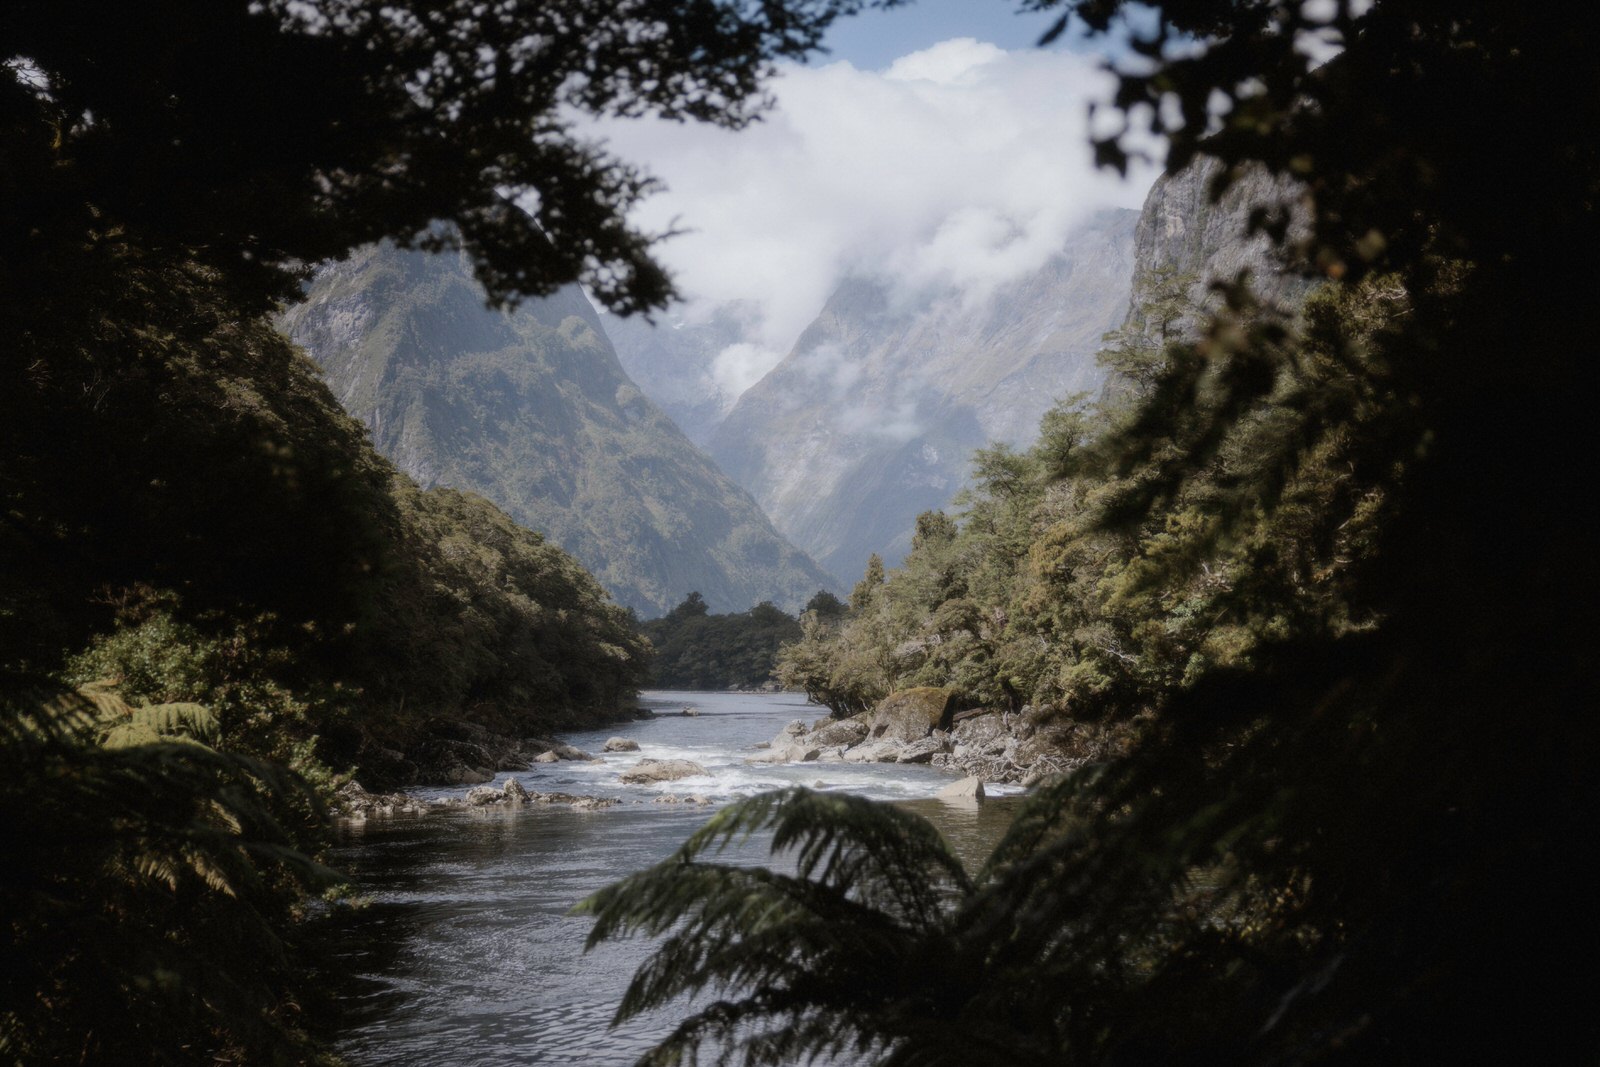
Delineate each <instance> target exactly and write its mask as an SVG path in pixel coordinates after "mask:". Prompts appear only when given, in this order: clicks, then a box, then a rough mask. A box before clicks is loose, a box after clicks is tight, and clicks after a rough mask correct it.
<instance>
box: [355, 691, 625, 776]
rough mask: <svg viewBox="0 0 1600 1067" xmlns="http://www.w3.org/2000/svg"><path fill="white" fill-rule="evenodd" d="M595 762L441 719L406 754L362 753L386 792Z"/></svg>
mask: <svg viewBox="0 0 1600 1067" xmlns="http://www.w3.org/2000/svg"><path fill="white" fill-rule="evenodd" d="M654 716H655V713H654V712H652V711H651V710H650V709H648V708H638V709H628V711H627V712H626V713H625V714H624V715H623V716H621V717H620V718H618V717H617V716H609V717H606V718H602V719H599V720H595V721H594V722H585V723H584V724H583V725H595V724H596V722H599V723H604V722H616V721H623V722H626V721H629V720H630V719H649V718H654ZM574 725H576V724H574ZM593 758H594V756H592V755H591V754H589V753H587V752H584V751H581V750H580V749H576V748H573V747H572V746H571V745H566V744H562V743H561V742H559V741H554V740H551V739H549V738H544V737H512V736H507V735H505V734H499V733H495V732H494V731H492V730H489V729H488V728H486V727H483V726H480V725H478V724H476V723H470V722H462V721H459V720H454V719H437V720H435V721H433V722H431V723H429V724H428V725H427V727H426V728H425V729H424V731H423V733H422V736H421V738H420V739H418V740H416V741H414V742H412V743H410V744H408V745H407V746H406V747H405V748H404V750H403V751H402V750H399V749H391V748H385V747H383V746H381V745H378V744H376V743H372V744H369V745H368V746H367V747H366V748H365V749H364V750H363V751H362V753H361V755H360V760H359V762H360V766H361V779H362V780H363V781H364V782H365V783H366V784H367V785H370V786H373V787H375V788H379V789H382V788H388V787H392V786H396V785H401V784H407V785H481V784H483V783H484V782H492V781H494V779H495V776H496V775H497V774H498V773H500V772H502V771H520V770H526V769H527V768H528V767H529V766H530V765H531V764H533V763H553V762H556V761H559V760H591V759H593Z"/></svg>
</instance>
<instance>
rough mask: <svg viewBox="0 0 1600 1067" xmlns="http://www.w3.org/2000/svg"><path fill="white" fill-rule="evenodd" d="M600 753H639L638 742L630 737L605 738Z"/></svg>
mask: <svg viewBox="0 0 1600 1067" xmlns="http://www.w3.org/2000/svg"><path fill="white" fill-rule="evenodd" d="M601 751H602V752H637V751H639V742H637V741H635V740H634V739H633V738H631V737H610V738H607V739H606V743H605V744H604V745H603V746H601Z"/></svg>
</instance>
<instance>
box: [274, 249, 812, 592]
mask: <svg viewBox="0 0 1600 1067" xmlns="http://www.w3.org/2000/svg"><path fill="white" fill-rule="evenodd" d="M282 328H283V329H284V331H285V332H286V333H287V334H288V335H289V337H290V338H291V339H292V340H294V341H295V342H296V343H297V344H300V345H301V346H303V347H304V348H305V349H306V350H307V351H308V352H309V353H310V354H311V355H312V357H313V358H314V359H315V360H316V361H317V363H318V364H319V365H320V366H321V367H322V369H323V372H324V374H325V375H326V377H327V379H328V382H329V384H330V386H331V387H332V389H333V391H334V393H335V395H336V396H338V398H339V400H340V402H341V403H343V404H344V406H345V408H346V409H347V410H348V411H350V412H351V414H353V415H355V416H356V417H357V418H359V419H361V420H362V421H363V422H365V423H366V424H367V426H368V427H369V428H370V429H371V431H372V437H373V441H374V443H375V444H376V445H377V447H378V449H379V450H380V451H381V452H382V453H383V454H385V455H386V456H388V457H389V458H390V459H392V460H393V461H394V462H395V463H396V464H397V465H399V466H400V467H401V468H403V469H404V470H405V471H406V472H407V473H409V474H410V475H411V476H412V477H414V478H416V479H417V481H418V482H420V483H421V484H422V485H423V486H432V485H447V486H451V487H454V488H458V489H467V490H471V491H474V492H478V493H481V494H482V495H484V496H485V497H487V498H489V499H490V500H492V501H494V502H495V503H496V504H499V505H500V506H501V507H502V508H504V509H505V510H506V511H507V512H508V513H510V514H511V515H512V516H513V517H514V518H516V519H517V520H518V521H519V522H522V523H524V524H526V525H528V526H531V527H533V528H534V529H537V530H540V531H542V532H544V533H545V534H546V535H547V536H548V537H550V539H551V540H553V541H554V542H556V543H557V544H559V545H561V546H562V547H563V548H565V549H567V550H568V551H570V552H572V553H573V555H575V556H577V557H578V559H579V560H580V561H581V562H582V563H583V564H584V566H586V567H587V568H588V569H589V570H590V571H592V572H593V573H594V575H595V576H596V577H597V578H598V579H599V580H600V582H601V584H603V585H604V586H605V587H606V588H607V589H608V590H610V592H611V593H612V595H613V596H615V597H616V598H617V600H618V601H619V602H620V603H622V604H624V605H626V606H628V607H632V608H634V609H636V610H638V611H639V612H640V613H641V614H645V615H655V614H659V613H661V612H663V611H665V610H667V609H668V608H670V607H672V606H673V605H674V604H676V603H678V602H679V601H680V600H682V599H683V597H684V596H685V594H687V593H688V592H690V591H692V590H698V591H699V592H700V593H701V594H703V595H704V597H705V599H706V600H707V602H709V603H710V604H712V605H713V606H714V608H715V609H716V610H719V611H738V610H743V609H745V608H748V607H750V606H751V605H752V604H754V603H756V602H758V601H760V600H768V599H770V600H773V601H774V602H776V603H778V604H779V605H781V606H784V607H787V608H789V609H791V610H792V609H794V608H797V607H798V606H800V605H801V604H803V603H804V602H805V601H806V599H807V598H809V597H810V596H811V595H812V594H813V593H815V592H816V591H817V590H818V589H819V588H823V587H832V586H833V585H834V584H835V583H834V581H833V579H832V578H831V576H829V575H828V574H826V573H825V572H824V571H822V570H821V569H819V568H818V567H817V566H816V564H815V563H813V562H812V561H811V560H810V559H808V558H807V557H806V556H805V554H804V553H802V552H800V551H798V550H796V549H795V548H794V546H793V545H791V544H789V543H788V542H787V541H786V540H785V539H784V538H783V537H782V536H781V535H779V534H778V533H777V532H776V531H775V530H774V529H773V528H772V524H771V523H770V522H769V521H768V520H767V518H766V516H765V515H763V514H762V512H761V509H760V508H759V507H758V506H757V505H756V504H755V502H754V501H753V500H752V499H751V498H750V496H749V494H747V493H745V492H744V491H743V490H741V489H739V488H738V486H736V485H734V484H733V483H732V482H731V481H730V480H729V479H728V478H727V477H726V476H724V475H723V474H722V473H721V472H720V471H718V470H717V468H716V467H715V465H714V464H713V463H712V462H711V461H710V460H709V459H708V458H707V457H706V456H705V454H704V453H702V452H701V451H700V450H699V449H697V448H695V447H694V445H693V444H691V443H690V442H689V441H688V440H687V439H686V438H685V437H684V436H683V435H682V434H681V433H680V432H679V431H678V429H677V428H676V427H675V426H674V425H673V424H672V421H671V420H670V419H668V418H667V417H666V416H665V415H664V414H662V412H661V411H660V410H659V409H658V408H657V407H656V406H655V405H654V404H652V403H651V402H650V401H649V400H648V399H647V398H646V397H645V396H644V394H643V393H642V392H641V391H640V390H639V388H638V387H637V386H635V385H634V384H633V382H632V381H630V380H629V378H628V376H627V375H626V374H625V373H623V370H622V368H621V366H620V365H619V364H618V362H617V358H616V355H615V353H614V352H613V350H612V348H611V345H610V342H609V341H608V340H607V339H606V336H605V333H604V331H603V330H602V329H601V326H600V320H599V317H598V316H597V314H596V313H595V311H594V309H593V307H591V306H590V304H589V302H588V300H587V299H586V298H585V297H584V295H583V294H582V292H581V291H579V290H578V289H576V288H569V289H564V290H562V291H560V292H558V293H556V294H554V295H553V296H551V297H548V298H546V299H543V300H532V301H527V302H525V303H524V304H522V305H521V306H520V307H519V308H518V309H517V310H516V311H515V312H512V313H501V312H495V311H489V310H486V309H485V307H484V298H483V292H482V290H481V289H480V288H479V287H478V286H477V284H476V283H475V282H474V281H473V280H472V279H471V276H470V274H469V273H468V271H467V269H466V266H465V263H464V262H463V260H462V259H461V257H460V256H458V255H428V254H425V253H420V252H410V251H402V250H398V249H395V248H393V247H390V246H387V245H384V246H376V247H372V248H368V249H364V250H362V251H360V252H358V253H357V254H355V255H354V256H352V257H350V258H349V259H347V260H345V261H343V262H340V263H336V264H331V265H327V266H324V267H322V268H320V269H319V270H318V271H317V274H316V276H315V278H314V279H313V282H312V284H311V286H310V289H309V291H308V292H307V294H306V300H305V302H304V303H302V304H300V305H299V306H297V307H295V308H293V309H292V310H290V311H289V312H288V313H287V314H286V315H285V316H284V318H283V322H282Z"/></svg>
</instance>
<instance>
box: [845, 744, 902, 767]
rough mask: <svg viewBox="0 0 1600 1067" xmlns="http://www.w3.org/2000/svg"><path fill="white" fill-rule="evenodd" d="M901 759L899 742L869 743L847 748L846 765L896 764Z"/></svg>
mask: <svg viewBox="0 0 1600 1067" xmlns="http://www.w3.org/2000/svg"><path fill="white" fill-rule="evenodd" d="M899 759H900V743H899V742H898V741H869V742H867V743H866V744H864V745H857V746H856V747H854V748H847V749H845V752H844V761H845V762H846V763H895V762H898V761H899Z"/></svg>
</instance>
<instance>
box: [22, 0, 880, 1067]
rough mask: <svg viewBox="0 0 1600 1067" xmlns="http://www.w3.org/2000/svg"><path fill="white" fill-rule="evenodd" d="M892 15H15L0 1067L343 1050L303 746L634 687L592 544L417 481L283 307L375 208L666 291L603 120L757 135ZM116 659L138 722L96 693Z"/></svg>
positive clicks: (597, 285)
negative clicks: (570, 551)
mask: <svg viewBox="0 0 1600 1067" xmlns="http://www.w3.org/2000/svg"><path fill="white" fill-rule="evenodd" d="M888 3H892V0H886V2H885V3H882V4H878V3H873V0H620V2H612V0H603V2H602V0H498V2H492V3H481V2H478V0H442V2H433V0H398V2H391V0H382V2H379V0H132V2H127V3H116V4H106V3H100V2H96V0H7V2H6V3H4V4H0V757H3V762H4V765H5V768H6V781H5V787H4V790H3V793H4V796H3V798H0V799H3V801H4V810H3V812H0V817H3V820H4V828H5V830H6V832H5V833H3V834H0V869H3V870H4V872H5V874H4V878H5V881H4V883H3V888H4V894H3V896H4V899H5V907H6V912H5V917H4V919H3V921H0V979H3V982H0V1059H3V1060H5V1061H6V1062H13V1061H15V1062H29V1063H32V1062H66V1061H69V1060H81V1061H84V1062H118V1063H123V1062H164V1063H185V1062H193V1063H205V1064H212V1063H219V1062H251V1063H267V1062H278V1063H286V1062H305V1061H308V1060H310V1059H313V1058H315V1057H316V1055H317V1047H316V1042H315V1041H314V1040H312V1039H311V1038H309V1037H308V1036H307V1034H306V1029H305V1025H304V1024H305V1019H304V1012H303V1011H302V1009H303V1008H304V1007H305V1006H306V1001H305V996H306V995H307V994H308V993H309V989H310V987H312V986H313V985H314V982H313V980H312V978H311V976H310V973H309V971H308V968H307V965H306V958H305V957H304V956H303V955H301V954H300V953H298V952H297V947H302V946H303V945H304V944H305V941H306V938H305V937H304V934H305V927H304V925H303V924H304V921H305V919H306V918H307V916H308V914H310V913H311V912H312V911H314V909H312V908H310V907H309V902H308V894H310V893H312V892H314V891H315V890H316V889H317V888H319V886H320V884H321V883H320V882H319V880H318V878H317V877H315V875H316V874H317V870H316V868H315V865H314V864H313V863H311V861H310V860H308V859H307V858H306V856H305V855H304V854H303V853H306V852H311V851H314V850H315V849H316V848H317V846H318V843H319V834H320V831H321V828H322V822H323V820H322V819H321V818H320V809H319V808H318V807H317V804H316V802H315V801H314V800H313V799H312V798H311V796H310V795H309V794H308V789H309V787H308V786H307V784H306V782H305V780H303V779H301V778H300V777H299V776H297V775H296V774H295V773H292V772H290V771H288V770H286V769H285V766H284V765H285V764H290V765H292V766H293V767H294V769H295V770H296V771H301V772H304V773H305V774H306V775H308V776H309V777H311V778H313V779H315V780H317V782H318V785H319V786H320V787H323V788H326V787H327V785H328V784H329V782H330V780H331V779H332V777H333V775H332V772H333V771H335V770H343V769H345V768H347V767H348V766H349V765H350V763H352V762H354V761H356V760H358V759H359V760H361V761H362V762H363V766H364V768H365V769H369V770H376V769H378V768H377V767H376V764H377V762H378V761H379V760H380V759H381V758H382V752H383V750H384V749H385V748H387V746H388V745H389V744H390V743H391V742H392V743H393V744H394V745H395V747H397V748H398V747H403V741H404V739H405V737H406V736H407V735H408V734H411V735H412V736H414V733H413V731H414V728H415V727H416V726H417V725H418V723H419V721H421V720H423V719H425V718H426V717H427V716H429V715H432V714H443V715H459V716H461V717H463V718H468V719H473V720H474V721H475V722H476V724H477V725H486V726H489V727H493V728H498V729H502V730H511V729H516V728H521V727H524V726H525V725H526V724H527V722H528V719H529V718H530V717H531V716H536V715H544V714H549V713H551V712H552V711H553V710H554V711H557V712H560V711H580V710H584V709H587V710H588V711H590V712H593V711H595V710H597V709H604V708H606V707H608V706H609V707H611V708H613V709H614V708H615V706H616V704H617V701H618V699H619V697H620V695H621V694H623V693H624V692H626V691H629V690H630V689H632V688H634V687H636V685H637V684H638V682H639V680H640V677H641V676H640V666H641V664H640V658H641V656H642V653H643V651H644V650H643V647H642V645H641V643H640V641H639V638H638V637H637V635H636V634H635V633H634V632H633V631H632V628H631V627H630V626H628V625H627V622H626V619H625V617H624V616H623V614H622V612H621V611H620V610H618V609H617V608H616V607H615V605H612V604H610V603H609V602H607V601H606V599H605V597H604V594H603V593H602V592H601V591H600V589H599V587H598V586H597V585H596V584H595V583H594V582H593V581H592V579H591V578H590V577H589V576H588V575H587V574H585V573H583V572H582V571H581V569H579V568H578V567H577V566H576V565H575V564H574V563H573V562H572V561H571V560H570V559H569V558H568V557H566V556H565V555H564V554H562V553H560V552H559V550H557V549H555V548H554V547H553V546H550V545H548V544H545V543H544V542H543V541H542V539H541V538H540V537H539V536H538V535H537V534H534V533H532V532H531V531H527V530H523V529H520V528H518V527H516V526H515V525H514V524H512V523H511V522H510V521H509V520H508V519H506V518H505V516H504V515H503V514H501V513H500V512H499V511H498V510H497V509H495V508H493V507H492V506H491V505H489V504H488V503H487V502H485V501H482V500H480V499H477V498H474V497H470V496H467V495H464V494H459V493H451V492H448V491H444V492H432V493H426V494H424V493H422V492H420V491H418V490H417V489H416V487H415V486H414V485H412V484H410V483H409V482H408V481H407V480H405V479H403V478H401V477H398V476H396V475H395V473H394V471H393V470H392V468H390V467H389V466H388V465H387V464H385V463H384V462H383V461H382V460H381V459H379V458H378V457H377V456H376V455H375V454H374V453H373V452H372V450H371V448H370V446H369V445H368V443H367V442H366V441H365V439H364V438H363V435H362V433H361V430H360V428H359V427H358V426H356V425H355V424H354V423H353V422H352V421H351V420H349V419H348V418H347V417H345V416H344V415H343V414H342V413H341V412H340V411H339V410H338V405H337V402H336V401H335V400H334V398H333V396H332V395H331V394H330V393H329V392H328V390H327V389H326V387H325V386H323V385H322V383H321V382H320V380H319V379H318V377H317V376H316V373H315V370H314V368H312V367H311V365H310V364H309V362H308V361H307V360H306V359H305V358H304V357H303V356H301V355H300V354H298V353H296V352H295V351H294V350H293V349H292V348H291V347H290V346H289V345H288V344H286V343H285V342H284V341H283V339H282V338H281V337H278V336H276V335H275V334H274V333H273V331H272V328H271V325H270V323H268V322H267V321H266V320H265V317H264V316H265V315H266V314H267V313H269V312H271V311H272V310H274V309H275V308H276V307H277V306H278V304H279V302H280V301H283V300H286V299H292V298H294V297H295V296H296V295H297V292H298V285H297V283H298V281H299V280H300V278H301V277H303V275H304V271H305V270H306V269H307V268H308V267H309V265H311V264H313V263H315V262H316V261H318V260H321V259H324V258H329V257H336V256H340V255H343V254H344V253H346V252H348V251H349V250H350V249H351V248H353V247H355V246H357V245H360V244H363V243H366V242H370V241H375V240H377V239H379V238H383V237H392V238H394V239H395V240H397V241H399V242H401V243H403V244H409V245H413V246H417V247H422V248H430V249H433V248H442V247H447V246H454V245H459V246H460V247H461V248H463V249H464V250H465V251H466V252H467V253H468V254H469V256H470V258H471V260H472V262H473V264H474V267H475V270H476V273H477V276H478V278H479V279H480V280H481V281H482V282H483V283H484V285H485V287H486V288H487V290H488V292H489V294H490V298H491V299H492V300H494V301H496V302H499V303H505V302H509V301H511V300H514V299H515V298H516V297H518V296H523V295H535V294H543V293H548V292H551V291H552V290H554V289H555V288H556V287H558V286H561V285H563V284H567V283H570V282H574V281H582V282H584V283H585V284H587V285H588V286H589V287H590V289H591V291H592V292H594V293H595V294H596V296H597V297H598V298H599V299H600V300H601V301H602V302H604V303H606V304H607V305H608V306H610V307H612V308H613V309H616V310H619V311H637V310H642V309H646V308H651V307H659V306H662V305H663V304H664V303H665V302H666V301H667V299H668V297H669V296H670V295H671V286H670V282H669V280H668V279H667V277H666V275H665V273H664V272H663V271H662V269H661V268H660V267H659V266H658V265H657V264H656V263H655V262H654V261H653V260H652V259H651V257H650V254H649V249H650V245H651V243H652V239H653V238H652V236H651V235H648V234H644V233H641V232H639V231H638V230H637V229H635V228H633V227H631V226H630V225H629V224H628V223H627V221H626V216H627V213H628V210H629V208H630V207H631V206H632V205H633V204H634V203H635V202H636V201H637V199H638V198H639V197H640V196H642V195H643V194H644V193H645V192H646V191H648V190H649V189H650V188H651V182H650V179H649V178H648V177H647V176H646V175H644V174H643V173H642V172H641V171H639V170H638V169H637V168H635V167H634V166H632V165H630V164H628V163H626V162H624V161H621V160H618V159H616V158H614V157H612V156H610V155H609V154H607V153H606V151H605V150H604V149H603V148H602V147H600V146H598V145H595V144H592V143H589V142H587V141H585V140H584V139H583V138H582V137H581V136H580V135H579V134H578V133H577V132H576V131H575V128H574V124H575V122H576V121H578V118H577V117H578V116H580V115H612V116H615V115H624V116H632V115H647V114H648V115H656V116H661V117H667V118H673V119H681V120H691V119H692V120H696V121H704V122H711V123H715V124H718V125H722V126H725V127H730V128H737V127H740V126H742V125H744V124H746V123H748V122H749V121H751V120H752V118H753V117H754V116H755V115H756V114H757V113H758V112H759V111H760V110H761V109H762V107H763V105H764V104H765V102H766V101H765V96H764V94H763V92H762V90H761V83H762V79H763V78H764V76H765V75H767V74H768V73H769V72H770V70H771V67H772V63H773V62H774V61H775V60H777V59H779V58H798V57H800V56H803V55H804V54H806V53H807V52H809V51H811V50H813V49H815V48H816V46H817V44H818V42H819V41H820V39H821V34H822V33H823V31H824V30H825V29H826V27H827V26H828V24H829V23H830V21H831V20H832V19H834V18H835V17H837V16H838V15H840V14H848V13H850V12H852V11H855V10H858V9H860V8H862V7H865V6H887V4H888ZM102 672H104V673H102ZM108 677H110V678H113V679H114V680H116V681H117V682H118V683H119V684H120V685H121V686H122V688H121V690H120V691H119V692H116V693H107V692H104V691H99V692H100V695H101V696H102V697H104V699H105V700H107V701H120V702H122V703H121V705H120V706H121V707H122V709H123V710H122V711H120V712H118V713H117V716H113V717H114V718H116V717H121V718H126V719H128V720H129V722H125V723H124V722H118V723H114V724H110V725H108V724H106V723H102V722H100V721H99V718H97V715H96V714H95V713H93V712H94V709H93V708H92V707H88V706H87V705H86V701H87V699H88V698H86V697H85V696H84V695H83V692H82V691H79V690H78V689H77V687H76V684H75V683H81V682H84V681H89V680H100V679H103V678H108ZM191 702H193V703H191ZM92 703H93V702H92V701H90V702H89V704H92ZM178 705H183V706H188V707H191V712H189V713H184V714H179V713H176V712H174V713H172V714H171V715H170V716H168V715H166V714H165V713H161V714H159V715H158V709H160V708H163V707H166V708H168V709H170V708H171V707H173V706H178ZM201 705H203V706H201ZM101 710H102V711H103V710H104V709H103V708H102V709H101ZM202 722H204V723H208V724H211V725H213V726H214V727H215V730H214V731H213V730H212V729H211V726H207V727H206V728H205V729H204V730H203V731H202V732H203V733H204V734H205V738H204V739H203V740H202V739H201V738H199V737H195V736H192V733H193V731H195V730H198V729H199V728H200V727H199V724H201V723H202ZM125 726H127V727H130V728H129V729H123V727H125ZM134 726H136V727H138V728H137V729H134V728H131V727H134ZM180 735H181V736H180ZM375 739H376V742H377V743H374V741H375ZM374 750H376V752H377V755H374V754H373V753H374ZM324 760H326V761H327V762H323V761H324ZM329 763H331V764H333V767H331V768H330V767H329V765H328V764H329Z"/></svg>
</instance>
